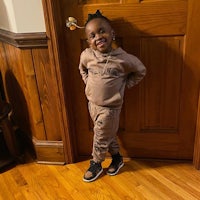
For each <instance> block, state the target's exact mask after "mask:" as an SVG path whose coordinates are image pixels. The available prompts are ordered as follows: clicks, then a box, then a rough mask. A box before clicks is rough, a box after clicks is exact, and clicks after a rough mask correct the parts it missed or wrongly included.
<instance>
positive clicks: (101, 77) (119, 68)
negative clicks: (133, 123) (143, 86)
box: [79, 47, 146, 108]
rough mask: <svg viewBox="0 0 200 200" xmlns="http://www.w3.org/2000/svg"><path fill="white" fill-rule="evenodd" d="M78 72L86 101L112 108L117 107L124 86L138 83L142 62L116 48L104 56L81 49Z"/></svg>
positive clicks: (140, 77)
mask: <svg viewBox="0 0 200 200" xmlns="http://www.w3.org/2000/svg"><path fill="white" fill-rule="evenodd" d="M79 70H80V74H81V76H82V79H83V81H84V82H85V84H86V87H85V94H86V97H87V99H88V100H89V101H90V102H92V103H94V104H96V105H98V106H105V107H112V108H121V106H122V104H123V97H124V89H125V86H126V85H127V87H129V88H130V87H132V86H134V85H136V84H138V83H139V82H140V81H141V80H142V79H143V77H144V76H145V74H146V68H145V66H144V65H143V64H142V62H141V61H140V60H139V59H138V58H137V57H135V56H133V55H131V54H128V53H127V52H125V51H124V50H123V49H122V48H120V47H119V48H117V49H115V50H113V51H112V52H110V53H106V54H104V53H101V52H99V51H96V50H93V49H91V48H87V49H85V50H84V51H83V52H82V53H81V56H80V63H79Z"/></svg>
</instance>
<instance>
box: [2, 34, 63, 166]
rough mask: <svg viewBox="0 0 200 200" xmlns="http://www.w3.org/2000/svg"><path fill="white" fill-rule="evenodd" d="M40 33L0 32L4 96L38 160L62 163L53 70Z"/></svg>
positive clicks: (61, 142) (58, 113) (59, 114)
mask: <svg viewBox="0 0 200 200" xmlns="http://www.w3.org/2000/svg"><path fill="white" fill-rule="evenodd" d="M6 33H7V32H6ZM39 35H40V36H41V37H39ZM39 35H38V34H34V33H32V34H27V35H26V34H19V35H18V34H14V33H10V32H9V34H8V35H7V36H6V35H5V32H4V31H0V40H1V41H2V42H1V43H0V50H1V51H0V64H1V66H0V69H1V75H2V80H3V86H4V91H5V96H6V99H7V100H8V101H9V102H10V103H11V104H12V106H13V115H12V118H13V121H14V123H15V124H16V126H17V127H19V129H20V130H21V131H22V133H23V134H24V137H25V138H26V139H27V140H32V144H33V145H34V147H35V151H36V156H37V161H38V162H45V163H54V164H63V163H65V156H64V147H63V141H62V137H61V132H62V130H61V129H62V124H61V121H62V120H61V119H60V116H61V109H60V107H59V95H58V88H57V80H56V78H55V71H54V70H55V69H54V68H53V67H52V66H51V65H50V59H49V52H48V48H47V38H46V34H45V37H44V34H42V35H41V34H39ZM26 36H27V37H26ZM16 38H17V39H16ZM36 38H37V39H36ZM36 40H37V42H36ZM19 41H20V42H19ZM39 41H40V43H39ZM44 41H45V42H46V44H45V42H44ZM19 47H20V48H19Z"/></svg>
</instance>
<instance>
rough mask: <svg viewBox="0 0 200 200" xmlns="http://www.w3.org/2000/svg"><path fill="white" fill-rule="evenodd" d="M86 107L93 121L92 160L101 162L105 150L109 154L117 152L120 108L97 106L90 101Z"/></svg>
mask: <svg viewBox="0 0 200 200" xmlns="http://www.w3.org/2000/svg"><path fill="white" fill-rule="evenodd" d="M88 108H89V113H90V116H91V118H92V120H93V123H94V129H93V130H94V138H93V149H92V156H93V160H94V161H95V162H102V161H104V160H105V157H106V153H107V152H109V153H110V154H111V155H114V154H117V153H118V152H119V144H118V141H117V131H118V128H119V117H120V111H121V109H112V108H108V107H102V106H97V105H95V104H93V103H91V102H89V103H88Z"/></svg>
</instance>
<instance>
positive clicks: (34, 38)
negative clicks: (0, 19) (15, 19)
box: [0, 29, 47, 48]
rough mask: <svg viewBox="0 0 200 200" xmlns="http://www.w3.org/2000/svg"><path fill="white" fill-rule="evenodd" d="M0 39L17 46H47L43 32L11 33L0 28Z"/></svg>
mask: <svg viewBox="0 0 200 200" xmlns="http://www.w3.org/2000/svg"><path fill="white" fill-rule="evenodd" d="M0 41H2V42H5V43H8V44H11V45H13V46H15V47H17V48H36V47H47V35H46V33H45V32H35V33H13V32H11V31H7V30H3V29H0Z"/></svg>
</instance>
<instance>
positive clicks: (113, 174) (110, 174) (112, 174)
mask: <svg viewBox="0 0 200 200" xmlns="http://www.w3.org/2000/svg"><path fill="white" fill-rule="evenodd" d="M123 166H124V163H122V164H121V165H120V166H119V168H118V170H117V171H116V172H114V173H108V172H107V174H108V175H109V176H115V175H116V174H117V173H118V172H119V170H120V169H121V168H122V167H123Z"/></svg>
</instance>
